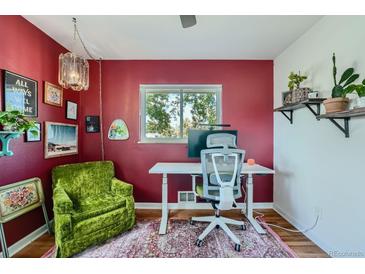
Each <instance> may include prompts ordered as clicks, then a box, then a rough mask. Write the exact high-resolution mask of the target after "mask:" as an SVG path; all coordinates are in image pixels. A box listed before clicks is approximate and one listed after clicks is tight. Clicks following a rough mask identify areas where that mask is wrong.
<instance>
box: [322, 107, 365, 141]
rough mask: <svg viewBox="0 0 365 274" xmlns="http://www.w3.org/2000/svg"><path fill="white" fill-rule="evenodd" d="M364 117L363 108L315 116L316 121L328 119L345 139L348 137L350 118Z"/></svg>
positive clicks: (364, 110) (364, 109)
mask: <svg viewBox="0 0 365 274" xmlns="http://www.w3.org/2000/svg"><path fill="white" fill-rule="evenodd" d="M359 116H365V108H356V109H353V110H347V111H341V112H334V113H327V114H322V115H317V120H320V119H329V120H330V121H331V122H332V123H333V124H334V125H335V126H336V127H337V128H338V129H339V130H341V131H342V132H343V133H344V134H345V137H346V138H349V137H350V125H349V121H350V119H351V117H359ZM336 120H343V122H344V125H343V126H342V125H340V124H339V123H338V122H337V121H336Z"/></svg>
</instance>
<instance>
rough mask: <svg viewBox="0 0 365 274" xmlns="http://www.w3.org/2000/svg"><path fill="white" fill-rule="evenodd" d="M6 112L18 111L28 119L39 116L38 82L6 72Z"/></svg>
mask: <svg viewBox="0 0 365 274" xmlns="http://www.w3.org/2000/svg"><path fill="white" fill-rule="evenodd" d="M3 92H4V97H3V98H4V100H3V101H4V102H3V104H4V111H12V110H18V111H20V112H21V113H22V114H24V115H25V116H28V117H37V116H38V82H37V81H35V80H33V79H30V78H27V77H24V76H21V75H19V74H16V73H13V72H10V71H7V70H5V71H4V86H3Z"/></svg>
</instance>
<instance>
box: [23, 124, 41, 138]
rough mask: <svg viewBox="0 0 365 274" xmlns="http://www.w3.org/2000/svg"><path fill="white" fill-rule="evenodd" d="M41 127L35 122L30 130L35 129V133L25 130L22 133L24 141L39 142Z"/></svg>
mask: <svg viewBox="0 0 365 274" xmlns="http://www.w3.org/2000/svg"><path fill="white" fill-rule="evenodd" d="M41 129H42V126H41V123H35V128H32V130H33V131H36V132H37V133H34V132H31V131H30V130H27V131H26V132H25V134H24V137H25V142H40V141H41V136H42V132H41Z"/></svg>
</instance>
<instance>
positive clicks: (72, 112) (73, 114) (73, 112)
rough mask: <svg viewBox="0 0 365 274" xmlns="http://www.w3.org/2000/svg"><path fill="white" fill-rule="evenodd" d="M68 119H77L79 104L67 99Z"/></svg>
mask: <svg viewBox="0 0 365 274" xmlns="http://www.w3.org/2000/svg"><path fill="white" fill-rule="evenodd" d="M66 119H70V120H77V104H76V103H74V102H71V101H66Z"/></svg>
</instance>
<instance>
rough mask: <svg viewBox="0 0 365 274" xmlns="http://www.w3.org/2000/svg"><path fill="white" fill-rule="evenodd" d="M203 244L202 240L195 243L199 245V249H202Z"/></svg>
mask: <svg viewBox="0 0 365 274" xmlns="http://www.w3.org/2000/svg"><path fill="white" fill-rule="evenodd" d="M202 244H203V241H202V240H199V239H197V240H196V241H195V245H197V246H199V247H201V246H202Z"/></svg>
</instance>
